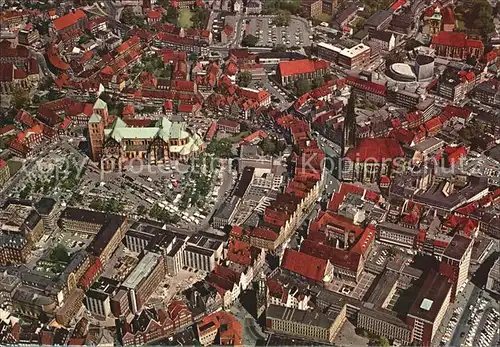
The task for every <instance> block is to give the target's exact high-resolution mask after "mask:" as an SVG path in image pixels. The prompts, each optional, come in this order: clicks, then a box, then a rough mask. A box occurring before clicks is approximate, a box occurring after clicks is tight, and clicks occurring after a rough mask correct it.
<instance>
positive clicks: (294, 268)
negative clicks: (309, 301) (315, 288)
mask: <svg viewBox="0 0 500 347" xmlns="http://www.w3.org/2000/svg"><path fill="white" fill-rule="evenodd" d="M327 264H328V262H327V261H326V260H325V259H321V258H317V257H315V256H312V255H309V254H306V253H302V252H297V251H295V250H293V249H291V248H287V249H285V253H284V255H283V260H282V261H281V267H282V268H284V269H287V270H288V271H291V272H294V273H296V274H299V275H301V276H304V277H306V278H308V279H311V280H313V281H317V282H320V281H323V278H324V276H325V272H326V267H327Z"/></svg>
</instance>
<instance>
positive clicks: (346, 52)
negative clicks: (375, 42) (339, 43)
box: [340, 43, 371, 58]
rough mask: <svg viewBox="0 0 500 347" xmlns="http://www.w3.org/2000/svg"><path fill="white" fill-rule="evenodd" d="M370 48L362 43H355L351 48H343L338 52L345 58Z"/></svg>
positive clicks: (352, 56)
mask: <svg viewBox="0 0 500 347" xmlns="http://www.w3.org/2000/svg"><path fill="white" fill-rule="evenodd" d="M370 49H371V48H370V47H369V46H367V45H365V44H363V43H360V44H359V45H356V46H354V47H352V48H344V49H343V50H342V51H340V54H341V55H343V56H344V57H347V58H354V57H356V56H357V55H359V54H361V53H365V52H367V51H369V50H370Z"/></svg>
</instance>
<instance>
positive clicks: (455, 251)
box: [443, 234, 473, 260]
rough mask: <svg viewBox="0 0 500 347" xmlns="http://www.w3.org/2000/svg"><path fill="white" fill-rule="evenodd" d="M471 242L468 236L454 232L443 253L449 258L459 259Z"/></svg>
mask: <svg viewBox="0 0 500 347" xmlns="http://www.w3.org/2000/svg"><path fill="white" fill-rule="evenodd" d="M472 242H473V241H472V240H471V239H469V238H468V237H465V236H462V235H458V234H455V235H454V236H453V238H452V239H451V242H450V244H449V245H448V247H446V249H445V251H444V253H443V255H444V256H446V257H448V258H451V259H455V260H460V259H462V257H463V255H464V254H465V252H466V251H467V249H468V248H469V246H470V244H471V243H472Z"/></svg>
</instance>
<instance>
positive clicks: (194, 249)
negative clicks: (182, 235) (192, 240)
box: [184, 245, 214, 257]
mask: <svg viewBox="0 0 500 347" xmlns="http://www.w3.org/2000/svg"><path fill="white" fill-rule="evenodd" d="M184 251H185V252H192V253H199V254H202V255H204V256H206V257H210V256H212V255H213V254H214V251H213V250H211V249H206V248H202V247H198V246H193V245H188V246H186V248H184Z"/></svg>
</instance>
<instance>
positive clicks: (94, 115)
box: [89, 113, 102, 123]
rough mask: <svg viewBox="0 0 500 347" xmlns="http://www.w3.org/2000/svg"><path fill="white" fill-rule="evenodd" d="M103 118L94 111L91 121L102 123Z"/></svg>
mask: <svg viewBox="0 0 500 347" xmlns="http://www.w3.org/2000/svg"><path fill="white" fill-rule="evenodd" d="M101 120H102V118H101V116H99V115H98V114H97V113H92V116H90V118H89V123H100V122H101Z"/></svg>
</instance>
